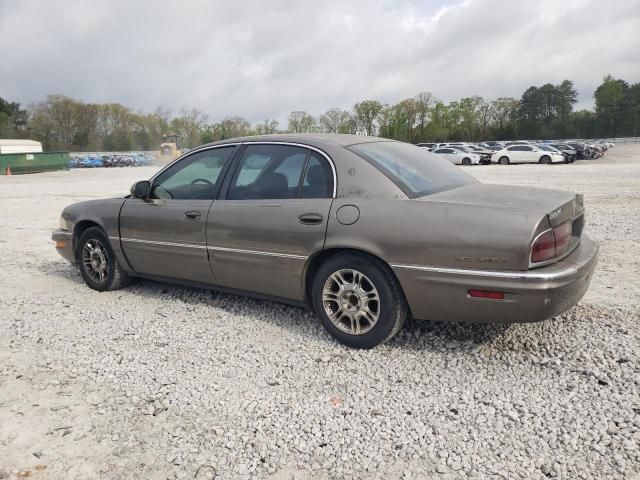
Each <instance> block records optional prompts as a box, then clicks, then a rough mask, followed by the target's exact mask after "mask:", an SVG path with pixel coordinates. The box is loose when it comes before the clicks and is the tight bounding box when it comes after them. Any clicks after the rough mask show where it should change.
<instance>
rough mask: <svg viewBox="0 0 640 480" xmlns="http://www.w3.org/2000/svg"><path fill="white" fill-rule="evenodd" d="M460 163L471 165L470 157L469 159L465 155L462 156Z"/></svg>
mask: <svg viewBox="0 0 640 480" xmlns="http://www.w3.org/2000/svg"><path fill="white" fill-rule="evenodd" d="M462 164H463V165H467V166H468V165H471V159H470V158H467V157H465V158H463V159H462Z"/></svg>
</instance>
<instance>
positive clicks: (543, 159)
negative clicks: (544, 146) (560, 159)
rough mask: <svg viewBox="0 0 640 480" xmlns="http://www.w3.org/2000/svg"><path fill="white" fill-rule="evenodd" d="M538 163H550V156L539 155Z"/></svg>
mask: <svg viewBox="0 0 640 480" xmlns="http://www.w3.org/2000/svg"><path fill="white" fill-rule="evenodd" d="M540 163H544V164H549V163H551V157H549V156H548V155H543V156H542V157H540Z"/></svg>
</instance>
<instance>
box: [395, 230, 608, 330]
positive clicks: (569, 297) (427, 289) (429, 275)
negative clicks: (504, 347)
mask: <svg viewBox="0 0 640 480" xmlns="http://www.w3.org/2000/svg"><path fill="white" fill-rule="evenodd" d="M598 249H599V246H598V243H597V242H595V241H593V240H591V239H590V238H589V237H588V236H586V235H583V236H582V240H581V242H580V245H578V247H577V248H576V249H575V251H574V252H573V253H571V255H569V256H567V257H566V258H564V259H562V260H561V261H559V262H557V263H554V264H553V265H549V266H546V267H541V268H536V269H532V270H526V271H514V270H510V271H495V270H468V269H456V268H438V267H426V266H418V265H392V268H393V270H394V272H395V274H396V276H397V277H398V280H399V281H400V284H401V286H402V288H403V290H404V293H405V296H406V298H407V301H408V302H409V306H410V308H411V313H412V315H413V316H414V317H415V318H419V319H428V320H438V321H459V322H474V323H515V322H537V321H541V320H545V319H547V318H551V317H554V316H556V315H558V314H560V313H562V312H564V311H566V310H568V309H569V308H571V307H572V306H574V305H575V304H576V303H578V301H579V300H580V299H581V298H582V297H583V296H584V294H585V292H586V291H587V289H588V288H589V283H590V282H591V278H592V276H593V271H594V270H595V267H596V264H597V262H598ZM471 289H477V290H490V291H498V292H504V299H503V300H492V299H485V298H475V297H470V296H469V295H468V291H469V290H471Z"/></svg>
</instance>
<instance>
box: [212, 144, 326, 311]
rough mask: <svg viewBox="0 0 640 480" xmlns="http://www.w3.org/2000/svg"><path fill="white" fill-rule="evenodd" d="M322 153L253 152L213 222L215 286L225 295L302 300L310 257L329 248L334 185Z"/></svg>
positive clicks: (281, 147) (261, 148)
mask: <svg viewBox="0 0 640 480" xmlns="http://www.w3.org/2000/svg"><path fill="white" fill-rule="evenodd" d="M332 172H333V170H332V168H331V165H330V164H329V160H328V159H327V158H325V156H324V155H323V154H321V153H320V152H317V151H314V150H311V149H308V148H304V147H300V146H294V145H286V144H249V145H248V146H247V147H246V149H245V151H244V153H243V155H242V158H241V159H240V161H239V163H238V166H237V167H236V169H235V172H234V174H233V176H232V177H231V181H230V183H229V185H228V189H227V192H226V195H225V196H224V199H220V200H216V201H215V202H214V204H213V207H212V209H211V213H210V215H209V219H208V221H207V245H208V248H209V254H210V257H209V258H210V261H211V263H212V267H213V270H214V271H215V273H216V279H217V281H218V283H219V284H220V285H223V286H225V287H229V288H233V289H238V290H248V291H253V292H258V293H262V294H265V295H271V296H276V297H283V298H290V299H296V300H301V299H302V298H303V296H304V289H303V287H302V274H303V272H304V266H305V263H306V261H307V259H308V257H309V256H310V255H312V254H313V253H314V252H317V251H319V250H321V249H322V248H323V246H324V240H325V234H326V230H327V217H328V215H329V210H330V208H331V202H332V199H333V188H334V177H333V173H332Z"/></svg>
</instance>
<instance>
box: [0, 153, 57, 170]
mask: <svg viewBox="0 0 640 480" xmlns="http://www.w3.org/2000/svg"><path fill="white" fill-rule="evenodd" d="M7 167H10V168H11V174H12V175H13V174H18V173H36V172H47V171H50V170H65V169H67V168H69V152H45V153H4V154H0V175H6V174H7Z"/></svg>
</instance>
